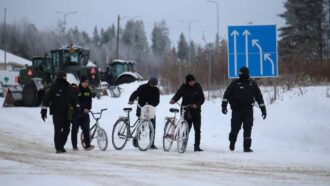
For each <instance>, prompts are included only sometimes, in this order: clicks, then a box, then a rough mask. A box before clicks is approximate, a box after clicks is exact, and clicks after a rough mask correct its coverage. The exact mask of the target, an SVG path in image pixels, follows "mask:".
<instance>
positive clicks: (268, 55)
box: [264, 53, 275, 75]
mask: <svg viewBox="0 0 330 186" xmlns="http://www.w3.org/2000/svg"><path fill="white" fill-rule="evenodd" d="M270 56H271V54H270V53H265V54H264V60H265V61H269V62H270V63H271V64H272V74H273V75H274V74H275V66H274V61H273V59H272V58H271V57H270Z"/></svg>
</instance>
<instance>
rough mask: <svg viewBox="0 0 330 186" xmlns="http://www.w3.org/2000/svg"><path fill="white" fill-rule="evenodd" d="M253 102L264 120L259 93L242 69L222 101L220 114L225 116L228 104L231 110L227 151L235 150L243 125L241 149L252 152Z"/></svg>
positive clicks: (262, 100)
mask: <svg viewBox="0 0 330 186" xmlns="http://www.w3.org/2000/svg"><path fill="white" fill-rule="evenodd" d="M255 100H256V101H257V102H258V104H259V107H260V109H261V113H262V117H263V119H266V116H267V112H266V106H265V103H264V99H263V96H262V94H261V91H260V89H259V87H258V85H257V83H256V82H255V81H253V80H252V79H250V76H249V69H248V68H247V67H242V68H241V69H240V73H239V79H237V80H233V81H232V82H231V84H230V85H229V86H228V88H227V89H226V91H225V94H224V96H223V99H222V105H221V106H222V113H223V114H227V112H228V111H227V104H228V102H229V104H230V107H231V109H232V118H231V131H230V133H229V141H230V145H229V149H230V150H231V151H234V150H235V143H236V140H237V135H238V133H239V131H240V129H241V127H242V123H243V130H244V132H243V137H244V141H243V148H244V152H253V150H252V149H251V143H252V139H251V132H252V126H253V105H254V102H255Z"/></svg>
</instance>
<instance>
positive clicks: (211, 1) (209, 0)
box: [207, 0, 220, 48]
mask: <svg viewBox="0 0 330 186" xmlns="http://www.w3.org/2000/svg"><path fill="white" fill-rule="evenodd" d="M207 2H209V3H213V4H215V5H216V8H217V15H216V16H217V17H216V20H217V35H216V47H217V48H218V46H219V37H220V36H219V2H218V1H215V0H207Z"/></svg>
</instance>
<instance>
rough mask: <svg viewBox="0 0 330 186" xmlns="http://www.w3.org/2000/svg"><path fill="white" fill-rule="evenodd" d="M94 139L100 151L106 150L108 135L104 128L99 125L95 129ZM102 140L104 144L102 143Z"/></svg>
mask: <svg viewBox="0 0 330 186" xmlns="http://www.w3.org/2000/svg"><path fill="white" fill-rule="evenodd" d="M96 132H97V134H96V141H97V145H98V146H99V148H100V150H101V151H105V150H107V147H108V136H107V133H106V132H105V130H104V129H103V128H101V127H99V128H98V129H97V131H96ZM102 142H104V144H102Z"/></svg>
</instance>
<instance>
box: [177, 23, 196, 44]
mask: <svg viewBox="0 0 330 186" xmlns="http://www.w3.org/2000/svg"><path fill="white" fill-rule="evenodd" d="M180 22H181V23H187V24H188V43H189V42H190V40H191V39H190V32H191V24H193V23H198V22H199V20H191V21H185V20H181V21H180Z"/></svg>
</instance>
